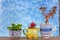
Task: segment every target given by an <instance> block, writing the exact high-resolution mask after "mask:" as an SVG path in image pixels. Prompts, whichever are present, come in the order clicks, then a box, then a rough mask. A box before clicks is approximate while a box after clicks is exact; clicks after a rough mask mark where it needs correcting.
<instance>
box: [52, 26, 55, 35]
mask: <svg viewBox="0 0 60 40" xmlns="http://www.w3.org/2000/svg"><path fill="white" fill-rule="evenodd" d="M54 32H56V27H55V26H53V28H52V34H53V33H54ZM52 36H53V35H52Z"/></svg>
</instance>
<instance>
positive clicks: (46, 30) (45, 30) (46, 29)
mask: <svg viewBox="0 0 60 40" xmlns="http://www.w3.org/2000/svg"><path fill="white" fill-rule="evenodd" d="M55 31H56V27H55V26H54V25H52V24H49V23H48V24H40V33H41V37H43V38H50V37H51V36H53V33H54V32H55Z"/></svg>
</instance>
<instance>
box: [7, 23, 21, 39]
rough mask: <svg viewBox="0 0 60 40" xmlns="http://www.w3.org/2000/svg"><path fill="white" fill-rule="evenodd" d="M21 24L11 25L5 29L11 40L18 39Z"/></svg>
mask: <svg viewBox="0 0 60 40" xmlns="http://www.w3.org/2000/svg"><path fill="white" fill-rule="evenodd" d="M21 27H22V24H14V23H12V24H11V25H10V26H8V27H7V29H8V30H9V34H10V37H11V38H20V34H21Z"/></svg>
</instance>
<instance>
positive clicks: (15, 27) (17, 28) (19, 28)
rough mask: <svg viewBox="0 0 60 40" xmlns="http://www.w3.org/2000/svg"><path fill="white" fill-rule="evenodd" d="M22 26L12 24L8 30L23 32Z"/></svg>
mask: <svg viewBox="0 0 60 40" xmlns="http://www.w3.org/2000/svg"><path fill="white" fill-rule="evenodd" d="M21 27H22V24H14V23H12V24H11V26H8V27H7V28H8V29H9V30H21Z"/></svg>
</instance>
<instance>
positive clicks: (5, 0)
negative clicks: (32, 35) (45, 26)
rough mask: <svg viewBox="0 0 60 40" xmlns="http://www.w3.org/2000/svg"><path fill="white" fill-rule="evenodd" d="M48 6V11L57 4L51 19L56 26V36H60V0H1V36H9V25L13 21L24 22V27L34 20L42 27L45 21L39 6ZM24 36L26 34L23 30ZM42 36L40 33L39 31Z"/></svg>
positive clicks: (50, 21)
mask: <svg viewBox="0 0 60 40" xmlns="http://www.w3.org/2000/svg"><path fill="white" fill-rule="evenodd" d="M41 6H45V7H47V9H46V13H49V11H50V10H51V9H52V7H53V6H57V10H56V14H54V17H53V19H52V18H50V19H49V23H52V24H53V25H55V27H56V32H55V33H54V34H53V35H54V36H59V20H58V18H59V0H0V36H9V31H8V29H7V26H9V25H10V24H11V23H22V24H23V27H22V29H25V28H28V27H29V24H30V23H31V22H32V21H33V22H35V23H36V24H37V26H36V27H38V28H40V23H44V20H45V18H44V16H43V15H42V12H41V10H39V7H41ZM21 36H23V37H25V35H24V34H23V32H22V35H21ZM39 36H40V33H39Z"/></svg>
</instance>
